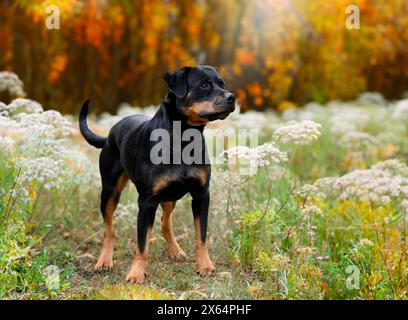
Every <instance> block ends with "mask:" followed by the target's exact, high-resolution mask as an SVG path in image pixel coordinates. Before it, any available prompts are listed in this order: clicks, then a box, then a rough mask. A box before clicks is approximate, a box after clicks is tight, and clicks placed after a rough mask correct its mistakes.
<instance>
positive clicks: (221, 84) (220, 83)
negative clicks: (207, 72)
mask: <svg viewBox="0 0 408 320" xmlns="http://www.w3.org/2000/svg"><path fill="white" fill-rule="evenodd" d="M218 85H219V86H220V87H221V88H223V89H224V88H225V82H224V81H219V82H218Z"/></svg>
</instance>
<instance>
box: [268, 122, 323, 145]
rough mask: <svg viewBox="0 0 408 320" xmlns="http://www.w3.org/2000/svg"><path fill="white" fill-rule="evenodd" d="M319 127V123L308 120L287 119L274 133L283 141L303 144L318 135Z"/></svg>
mask: <svg viewBox="0 0 408 320" xmlns="http://www.w3.org/2000/svg"><path fill="white" fill-rule="evenodd" d="M320 128H321V125H320V124H319V123H316V122H313V121H310V120H303V121H301V122H298V121H289V122H288V123H286V124H285V125H283V126H281V127H279V128H278V129H276V130H275V132H274V135H275V136H276V137H277V138H279V139H280V140H282V141H283V142H285V143H293V144H295V145H305V144H308V143H310V142H312V141H313V140H315V139H317V138H318V137H319V136H320Z"/></svg>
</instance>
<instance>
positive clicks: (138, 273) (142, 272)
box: [126, 261, 146, 283]
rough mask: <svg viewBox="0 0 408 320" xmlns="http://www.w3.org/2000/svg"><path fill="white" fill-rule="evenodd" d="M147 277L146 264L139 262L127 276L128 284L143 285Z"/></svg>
mask: <svg viewBox="0 0 408 320" xmlns="http://www.w3.org/2000/svg"><path fill="white" fill-rule="evenodd" d="M145 277H146V264H145V263H143V262H139V261H137V262H135V263H134V264H133V265H132V268H131V269H130V271H129V273H128V274H127V276H126V282H130V283H143V282H144V279H145Z"/></svg>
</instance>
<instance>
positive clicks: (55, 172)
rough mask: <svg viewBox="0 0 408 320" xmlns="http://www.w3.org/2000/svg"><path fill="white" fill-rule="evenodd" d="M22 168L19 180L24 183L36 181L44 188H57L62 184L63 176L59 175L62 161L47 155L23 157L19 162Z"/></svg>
mask: <svg viewBox="0 0 408 320" xmlns="http://www.w3.org/2000/svg"><path fill="white" fill-rule="evenodd" d="M20 165H21V166H22V168H23V170H22V171H21V172H22V174H21V180H22V181H24V182H25V183H31V182H37V183H39V184H41V185H42V186H43V187H44V188H45V189H46V190H50V189H52V188H56V189H59V188H61V187H62V186H63V182H64V180H63V178H62V177H61V175H60V171H61V169H62V165H63V161H62V160H54V159H51V158H47V157H40V158H34V159H24V160H23V161H21V162H20Z"/></svg>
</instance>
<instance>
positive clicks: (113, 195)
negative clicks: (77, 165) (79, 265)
mask: <svg viewBox="0 0 408 320" xmlns="http://www.w3.org/2000/svg"><path fill="white" fill-rule="evenodd" d="M100 170H101V177H102V194H101V212H102V216H103V222H104V226H105V233H104V241H103V247H102V251H101V253H100V255H99V259H98V261H97V263H96V265H95V270H102V269H111V268H112V267H113V246H114V242H115V234H114V232H113V213H114V211H115V209H116V206H117V204H118V202H119V198H120V194H121V192H122V190H123V189H124V188H125V186H126V184H127V182H128V180H129V178H128V176H127V175H126V174H125V173H124V171H123V168H122V166H121V165H120V162H119V160H115V159H113V157H112V156H111V155H110V154H109V151H108V150H106V149H104V150H103V151H102V153H101V157H100Z"/></svg>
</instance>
